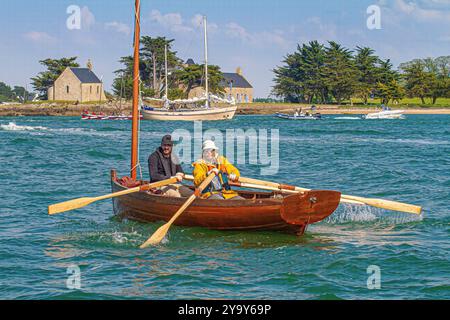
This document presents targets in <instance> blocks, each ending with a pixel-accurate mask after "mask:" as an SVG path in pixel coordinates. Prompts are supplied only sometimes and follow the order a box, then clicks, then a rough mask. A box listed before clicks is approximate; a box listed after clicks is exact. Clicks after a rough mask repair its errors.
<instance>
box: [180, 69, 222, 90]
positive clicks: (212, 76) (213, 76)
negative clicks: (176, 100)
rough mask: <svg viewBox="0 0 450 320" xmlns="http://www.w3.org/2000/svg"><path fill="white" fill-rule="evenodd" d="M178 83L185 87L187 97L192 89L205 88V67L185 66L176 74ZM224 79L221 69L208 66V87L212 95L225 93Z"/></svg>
mask: <svg viewBox="0 0 450 320" xmlns="http://www.w3.org/2000/svg"><path fill="white" fill-rule="evenodd" d="M175 76H176V78H177V79H178V81H179V82H180V83H181V84H182V85H183V86H184V87H185V90H186V96H189V93H190V92H191V90H192V89H194V88H196V87H204V86H205V66H204V65H199V64H193V65H188V66H185V67H183V68H181V69H179V70H177V71H176V72H175ZM223 79H224V77H223V73H222V72H221V71H220V67H219V66H216V65H208V87H209V91H210V92H211V93H215V94H220V93H223V92H225V90H224V88H223V86H222V85H221V82H222V80H223Z"/></svg>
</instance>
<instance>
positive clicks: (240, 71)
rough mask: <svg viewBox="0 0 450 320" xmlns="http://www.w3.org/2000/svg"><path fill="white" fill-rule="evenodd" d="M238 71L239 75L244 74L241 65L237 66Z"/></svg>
mask: <svg viewBox="0 0 450 320" xmlns="http://www.w3.org/2000/svg"><path fill="white" fill-rule="evenodd" d="M236 73H237V74H238V75H240V76H242V69H241V67H237V68H236Z"/></svg>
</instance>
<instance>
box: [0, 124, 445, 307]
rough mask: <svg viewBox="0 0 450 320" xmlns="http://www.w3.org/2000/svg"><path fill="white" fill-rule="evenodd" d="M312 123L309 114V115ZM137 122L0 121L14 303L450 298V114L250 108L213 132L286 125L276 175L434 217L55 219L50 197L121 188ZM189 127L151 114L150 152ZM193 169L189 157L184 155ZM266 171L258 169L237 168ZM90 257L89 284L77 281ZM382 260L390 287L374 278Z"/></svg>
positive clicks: (3, 278) (3, 219) (104, 213)
mask: <svg viewBox="0 0 450 320" xmlns="http://www.w3.org/2000/svg"><path fill="white" fill-rule="evenodd" d="M299 122H300V123H299ZM130 126H131V124H130V123H129V122H126V121H125V122H122V121H118V122H114V121H98V122H97V121H81V120H80V119H78V118H62V117H61V118H59V117H35V118H24V117H20V118H0V163H1V170H0V179H1V181H2V183H1V187H0V188H1V189H0V191H1V199H0V204H1V205H0V298H2V299H136V298H145V299H183V298H185V299H192V298H193V299H199V298H200V299H211V298H220V299H357V298H361V299H417V298H425V299H435V298H437V299H449V298H450V281H449V274H450V261H449V260H450V259H449V246H450V240H449V234H450V217H449V208H450V206H449V202H450V201H449V200H450V174H449V172H450V157H449V155H450V116H448V115H439V116H437V115H436V116H432V115H411V116H407V118H406V119H405V120H361V119H358V118H357V117H353V116H352V117H343V116H330V117H328V118H327V119H325V120H323V121H312V122H308V121H307V122H303V121H286V120H281V119H280V120H279V119H275V118H273V117H271V116H238V117H236V119H234V120H233V121H226V122H210V123H204V124H203V128H204V129H210V128H214V129H219V130H222V131H223V132H224V130H226V129H230V128H242V129H248V128H254V129H260V128H265V129H279V135H280V137H279V146H280V168H279V170H278V172H277V174H276V175H273V176H268V177H262V178H264V179H267V180H273V181H280V182H284V183H289V184H294V185H299V186H302V187H308V188H316V189H334V190H341V191H343V192H344V193H346V194H353V195H361V196H367V197H382V198H388V199H392V200H398V201H403V202H408V203H413V204H418V205H422V206H423V207H424V214H423V217H416V216H414V215H410V214H402V213H396V212H392V211H385V210H381V209H375V208H368V207H357V206H348V205H347V206H343V205H341V206H340V207H339V208H338V210H337V211H336V212H335V213H334V214H333V215H332V216H331V217H330V218H328V219H327V220H326V221H323V222H321V223H319V224H316V225H313V226H310V227H309V228H308V231H307V233H306V235H305V236H304V237H301V238H297V237H295V236H292V235H287V234H282V233H275V232H219V231H211V230H206V229H201V228H184V227H173V228H172V229H171V231H170V234H169V237H168V239H167V240H166V241H165V242H164V243H163V244H162V245H160V246H158V247H153V248H149V249H147V250H140V249H138V246H139V245H140V244H141V243H142V242H143V241H145V240H146V239H147V237H148V236H149V235H151V234H152V232H153V231H154V230H155V229H156V228H157V227H158V226H159V225H160V224H141V223H136V222H132V221H119V220H117V219H116V218H114V217H113V215H112V204H111V201H103V202H98V203H95V204H92V205H90V206H88V207H85V208H83V209H80V210H77V211H72V212H67V213H64V214H61V215H57V216H52V217H49V216H48V215H47V211H46V210H47V206H48V205H49V204H52V203H56V202H60V201H65V200H68V199H72V198H77V197H82V196H95V195H101V194H106V193H109V192H110V185H109V170H110V169H111V168H116V169H118V172H119V174H121V175H125V174H127V170H129V144H130V143H129V141H130ZM180 128H181V129H187V130H189V131H191V132H192V131H193V125H192V124H191V123H181V122H173V123H169V122H146V121H144V122H142V128H141V129H142V133H141V150H140V161H141V162H142V163H143V167H142V169H143V172H142V173H143V175H144V176H145V177H146V178H147V175H148V168H147V165H146V160H147V157H148V154H149V153H150V152H152V151H153V150H154V149H155V148H156V146H158V144H159V142H160V139H161V137H162V135H163V134H166V133H170V132H173V131H174V130H175V129H180ZM184 167H185V169H186V171H190V167H189V165H184ZM239 169H240V170H241V172H242V175H244V176H248V177H259V174H260V169H261V168H260V166H258V165H250V164H245V165H239ZM71 265H75V266H78V267H79V268H80V271H81V278H80V279H81V281H80V289H73V287H71V286H70V285H69V287H68V286H67V279H68V277H69V276H70V274H68V273H67V268H68V267H69V266H71ZM371 265H375V266H378V267H379V269H380V272H381V278H380V282H379V284H380V289H369V288H368V286H367V280H368V277H369V276H371V274H368V273H367V268H368V267H369V266H371Z"/></svg>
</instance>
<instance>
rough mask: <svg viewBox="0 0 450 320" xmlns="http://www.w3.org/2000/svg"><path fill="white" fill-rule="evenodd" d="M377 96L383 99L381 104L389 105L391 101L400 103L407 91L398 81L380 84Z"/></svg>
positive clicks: (378, 84)
mask: <svg viewBox="0 0 450 320" xmlns="http://www.w3.org/2000/svg"><path fill="white" fill-rule="evenodd" d="M376 91H377V96H378V97H380V98H381V103H383V104H388V103H389V101H391V100H392V101H397V102H400V100H401V99H403V98H404V96H405V89H404V88H403V87H402V86H401V85H400V84H399V82H398V81H397V80H391V81H390V82H388V83H382V82H378V83H377V85H376Z"/></svg>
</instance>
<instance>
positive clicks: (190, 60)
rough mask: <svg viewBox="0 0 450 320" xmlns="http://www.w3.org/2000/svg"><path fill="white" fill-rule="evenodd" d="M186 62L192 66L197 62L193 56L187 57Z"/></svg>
mask: <svg viewBox="0 0 450 320" xmlns="http://www.w3.org/2000/svg"><path fill="white" fill-rule="evenodd" d="M186 64H187V65H189V66H191V65H193V64H195V62H194V60H192V59H191V58H189V59H187V61H186Z"/></svg>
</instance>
